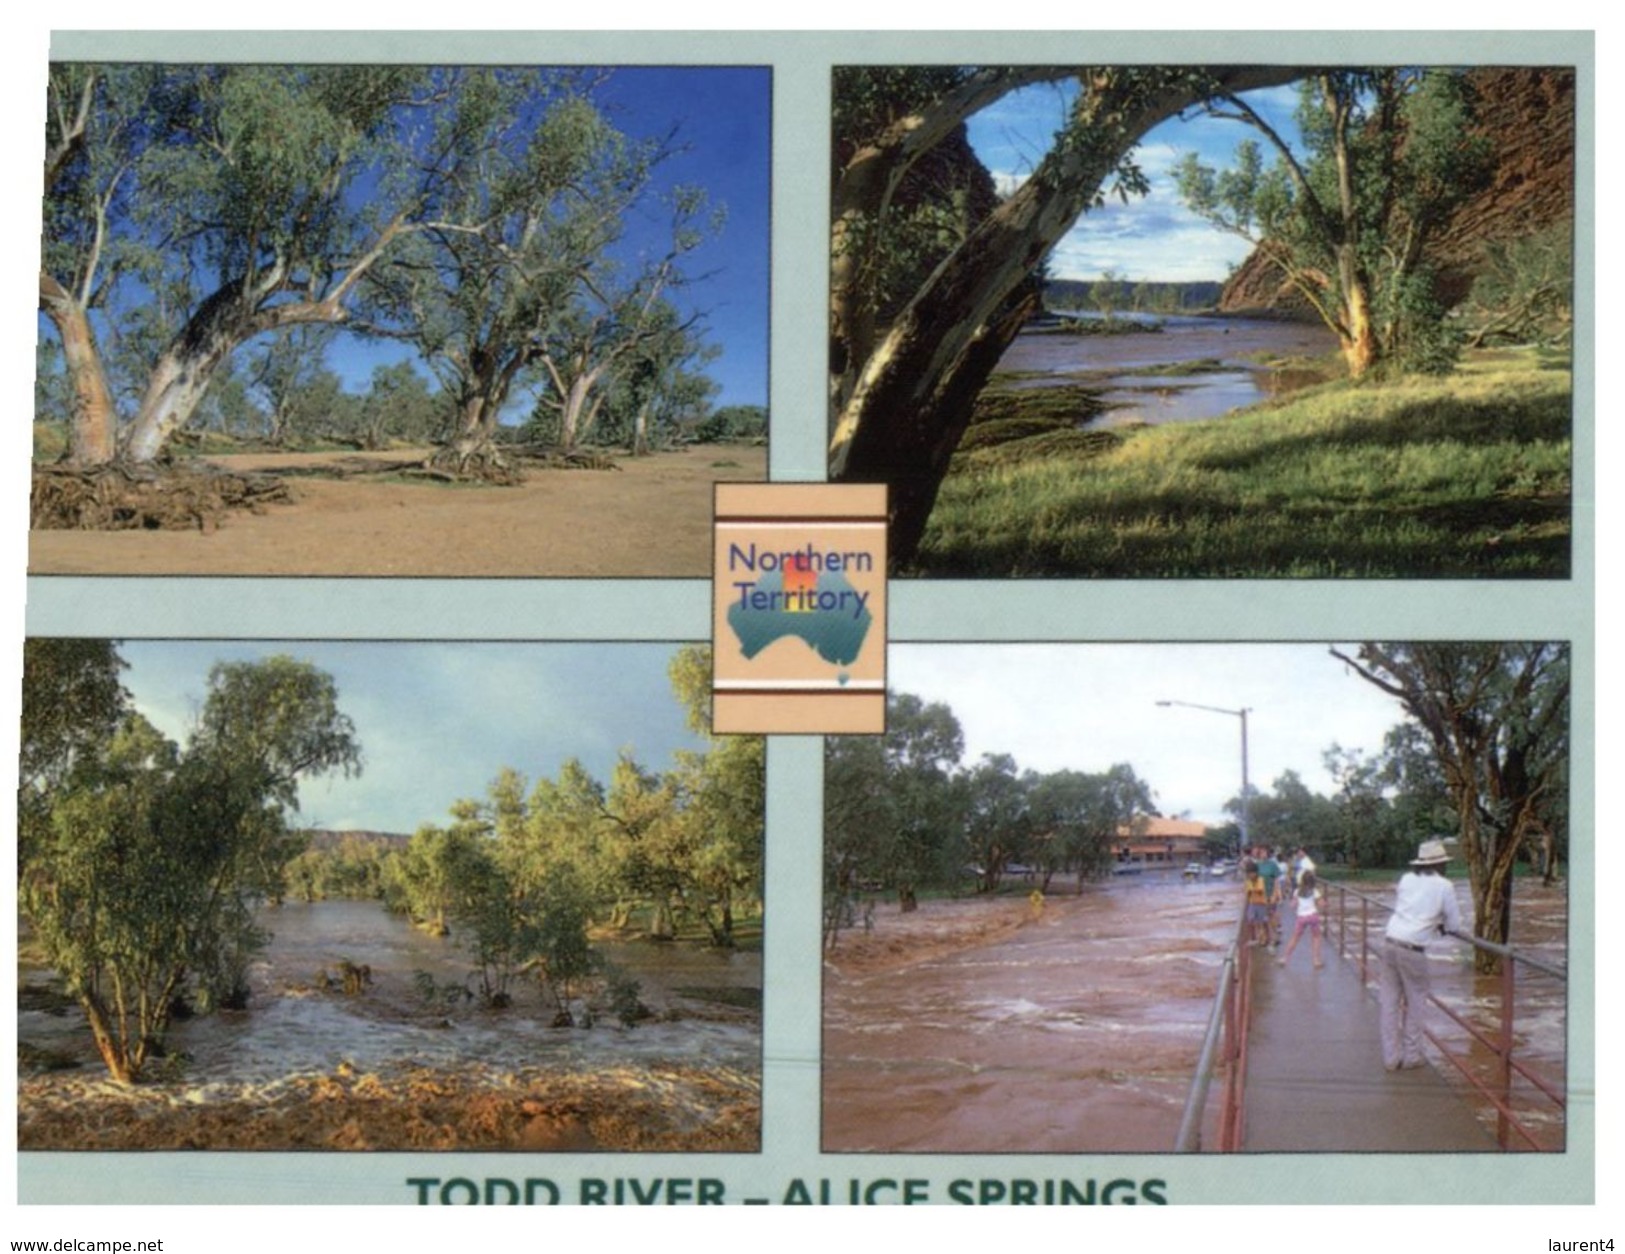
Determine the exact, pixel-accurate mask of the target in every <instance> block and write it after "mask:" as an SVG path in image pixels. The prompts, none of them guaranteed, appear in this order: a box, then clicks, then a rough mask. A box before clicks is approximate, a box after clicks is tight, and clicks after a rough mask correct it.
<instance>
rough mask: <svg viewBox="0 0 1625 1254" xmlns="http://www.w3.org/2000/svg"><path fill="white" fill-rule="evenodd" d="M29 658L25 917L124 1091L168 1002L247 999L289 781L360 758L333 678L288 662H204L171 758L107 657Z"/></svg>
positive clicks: (152, 1050) (56, 651) (276, 873)
mask: <svg viewBox="0 0 1625 1254" xmlns="http://www.w3.org/2000/svg"><path fill="white" fill-rule="evenodd" d="M25 660H26V661H27V662H28V664H29V665H30V666H33V667H35V668H36V669H35V671H34V673H33V674H32V675H29V676H27V677H25V682H24V694H25V705H24V708H25V714H24V732H23V744H24V762H25V763H28V764H30V765H31V766H32V770H29V771H27V773H26V774H25V778H24V781H23V783H24V800H25V807H24V813H25V814H26V815H27V816H28V819H27V825H26V830H27V832H28V837H29V838H28V839H27V841H26V842H20V844H19V853H20V858H21V866H20V869H19V888H20V901H21V905H22V909H23V912H24V914H25V916H26V917H27V918H28V920H29V923H30V924H31V926H32V927H33V929H34V933H35V936H36V937H37V938H38V941H39V944H40V946H41V948H42V950H43V951H44V954H45V956H46V959H47V960H48V961H49V962H50V964H51V965H52V966H53V967H55V968H56V970H57V972H58V973H59V974H60V975H61V977H62V980H63V983H64V985H65V987H66V988H67V989H68V990H69V992H70V993H72V994H73V995H74V996H75V997H76V998H77V999H78V1000H79V1002H80V1004H81V1005H82V1006H83V1007H84V1010H85V1013H86V1016H87V1018H88V1019H89V1022H90V1026H91V1031H92V1033H93V1035H94V1037H95V1039H96V1044H97V1047H98V1049H99V1051H100V1053H101V1055H102V1057H103V1059H104V1061H105V1062H106V1063H107V1066H108V1069H109V1070H110V1071H111V1073H112V1074H113V1075H114V1077H115V1078H117V1079H119V1080H122V1081H131V1080H135V1079H138V1078H139V1077H140V1076H141V1074H142V1070H143V1068H144V1067H145V1066H147V1064H148V1063H149V1062H150V1061H151V1060H152V1059H153V1058H155V1057H157V1056H159V1055H160V1054H161V1052H162V1048H163V1038H164V1034H165V1032H166V1030H167V1028H168V1025H169V1020H170V1016H171V1014H172V1013H173V1008H174V1006H175V1005H176V1003H177V1002H179V1001H181V1000H183V999H187V998H190V999H192V1000H194V1001H195V1002H196V1004H197V1005H198V1007H199V1008H200V1009H202V1010H205V1011H206V1010H209V1009H213V1008H216V1007H221V1006H241V1005H243V1004H244V1003H245V1002H246V999H247V993H248V988H247V968H248V963H249V960H250V958H251V957H252V955H253V953H254V952H255V951H256V950H257V949H258V948H259V947H260V946H262V945H263V944H264V942H265V939H266V937H265V934H264V933H263V932H262V931H261V930H260V929H259V928H258V927H257V926H256V924H255V922H254V914H255V909H256V908H257V906H258V905H259V904H260V903H261V902H262V901H264V900H265V899H267V898H273V897H276V896H277V895H279V894H280V892H281V886H282V875H283V867H284V864H285V863H286V862H287V860H288V859H289V858H290V857H291V856H292V855H293V854H294V853H295V852H296V851H297V849H298V847H299V844H300V842H299V840H298V838H296V837H292V836H290V834H289V833H288V830H287V826H286V822H285V814H286V812H287V811H289V810H292V809H294V808H296V786H297V780H298V779H299V778H300V777H301V776H303V775H307V774H318V773H322V772H325V771H328V770H333V769H345V770H349V769H357V768H358V764H359V760H360V759H359V750H358V748H357V746H356V745H355V743H354V739H353V736H352V735H351V733H350V728H349V722H348V720H347V719H346V718H344V716H343V715H342V714H340V713H339V712H338V709H337V706H336V704H334V703H332V702H331V701H329V700H328V699H327V698H335V697H336V694H335V693H334V692H333V689H332V682H331V680H329V679H328V678H327V677H326V676H324V675H322V674H321V673H320V672H317V671H314V668H310V667H308V666H307V665H306V664H303V663H294V662H292V661H291V660H290V659H286V658H274V659H270V660H269V661H267V662H264V663H233V664H229V665H228V664H221V665H217V666H216V667H215V668H214V670H213V671H211V673H210V677H209V694H208V697H207V698H206V700H205V702H204V706H203V709H202V711H201V713H200V716H199V721H198V727H197V729H196V730H195V731H194V733H193V735H192V737H191V739H190V741H189V743H188V745H187V748H186V750H185V752H184V753H183V752H182V751H181V750H180V749H179V748H178V747H177V746H176V745H174V744H173V743H171V742H170V741H168V740H166V739H165V738H164V737H162V736H161V735H159V734H158V732H157V731H156V730H155V729H154V728H153V727H152V726H151V724H149V723H148V722H146V720H145V719H143V718H141V717H140V716H139V715H138V714H134V713H129V712H127V710H126V708H125V701H124V697H123V694H122V692H121V691H120V690H119V689H118V687H117V680H116V675H117V670H118V668H119V666H120V665H121V663H120V662H119V661H118V657H117V653H116V651H115V650H114V649H113V647H112V646H111V644H108V643H106V642H90V641H78V642H71V644H69V643H63V644H54V643H52V644H46V643H43V642H41V643H39V644H36V645H35V646H34V647H33V648H32V649H30V651H29V653H28V655H27V657H26V659H25ZM52 694H54V695H52ZM58 700H60V702H61V704H58ZM47 702H48V706H47Z"/></svg>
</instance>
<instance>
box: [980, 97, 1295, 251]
mask: <svg viewBox="0 0 1625 1254" xmlns="http://www.w3.org/2000/svg"><path fill="white" fill-rule="evenodd" d="M1072 97H1073V93H1072V90H1071V89H1070V87H1069V86H1068V85H1062V84H1051V85H1039V86H1036V87H1028V88H1024V89H1022V90H1021V91H1016V92H1012V93H1010V94H1009V95H1008V96H1005V97H1004V98H1003V99H1001V100H999V101H998V102H996V103H995V104H993V105H992V106H990V107H989V108H987V109H984V110H983V111H982V112H981V113H979V114H977V115H976V116H975V117H974V118H972V119H971V120H970V123H969V128H968V129H969V133H970V143H971V147H972V148H973V149H975V151H976V155H977V156H978V157H980V158H981V159H982V163H983V164H984V165H986V166H987V168H988V170H989V171H991V172H992V174H993V177H994V181H995V183H996V184H997V186H998V187H999V190H1000V191H1001V192H1009V191H1013V190H1014V189H1015V188H1016V187H1018V186H1020V184H1021V183H1022V182H1023V181H1025V179H1026V177H1027V176H1028V175H1029V174H1030V173H1031V172H1032V169H1033V167H1034V166H1036V165H1037V164H1038V162H1039V161H1040V160H1041V159H1042V158H1043V155H1044V153H1045V152H1046V151H1048V149H1049V147H1050V143H1051V141H1052V139H1053V137H1054V135H1055V132H1056V130H1058V129H1059V127H1060V126H1061V123H1062V120H1063V119H1064V117H1065V115H1066V110H1067V108H1068V107H1069V106H1070V104H1071V101H1072ZM1244 98H1245V99H1246V100H1247V101H1248V102H1249V103H1250V104H1251V105H1252V106H1253V107H1254V108H1255V109H1257V110H1258V111H1259V112H1260V113H1262V114H1263V115H1264V117H1265V118H1266V120H1268V121H1269V123H1270V124H1271V125H1272V126H1274V127H1275V128H1276V129H1277V130H1278V131H1279V132H1280V134H1281V135H1282V137H1283V138H1285V139H1286V140H1287V141H1288V142H1289V143H1292V144H1296V143H1297V142H1298V128H1297V125H1296V123H1295V122H1294V120H1293V113H1294V111H1295V110H1296V109H1297V106H1298V89H1297V87H1296V86H1285V87H1275V88H1270V89H1268V90H1264V91H1256V92H1249V93H1247V94H1246V95H1245V97H1244ZM1249 138H1253V139H1258V140H1259V141H1260V143H1263V142H1264V141H1263V139H1262V137H1261V136H1259V135H1258V134H1257V133H1256V132H1255V131H1253V130H1251V129H1250V128H1248V127H1246V126H1243V125H1242V124H1241V123H1238V122H1231V121H1225V120H1221V119H1215V118H1204V117H1192V118H1191V119H1190V120H1188V121H1186V120H1180V119H1174V120H1172V121H1169V122H1164V123H1163V124H1162V125H1161V126H1158V127H1156V128H1154V129H1153V130H1151V131H1150V132H1149V133H1148V134H1147V135H1146V137H1145V140H1144V142H1143V143H1142V144H1141V145H1140V147H1139V150H1138V152H1137V159H1138V161H1139V165H1140V168H1141V169H1142V170H1143V171H1144V172H1145V174H1146V176H1147V177H1148V178H1149V179H1150V181H1151V193H1150V195H1148V196H1145V197H1140V198H1136V199H1133V200H1130V201H1129V202H1128V203H1127V204H1124V203H1122V202H1121V201H1120V200H1118V199H1117V198H1116V197H1110V198H1108V200H1107V202H1106V204H1105V205H1103V206H1102V207H1101V208H1099V209H1091V210H1090V211H1089V212H1087V213H1085V214H1084V215H1083V217H1081V218H1079V219H1078V222H1077V225H1076V226H1074V227H1073V228H1072V230H1071V231H1070V232H1068V233H1067V234H1066V235H1065V236H1064V237H1063V238H1062V240H1061V242H1060V243H1059V244H1058V245H1056V247H1055V251H1054V253H1053V254H1052V256H1051V272H1052V274H1053V276H1054V277H1055V278H1060V279H1098V278H1099V277H1100V275H1101V271H1103V270H1107V269H1110V270H1114V271H1116V272H1117V273H1118V275H1119V276H1120V277H1123V278H1127V279H1130V280H1134V281H1139V280H1142V279H1146V280H1154V281H1159V280H1160V281H1167V282H1194V281H1197V280H1203V279H1212V280H1222V279H1224V278H1225V277H1226V276H1227V274H1228V273H1229V270H1230V267H1231V266H1233V265H1236V264H1237V263H1239V262H1240V261H1242V260H1243V259H1244V258H1245V257H1246V256H1247V254H1248V253H1249V252H1251V251H1252V247H1251V245H1249V244H1248V243H1247V242H1246V241H1245V240H1242V239H1240V238H1238V237H1237V236H1234V235H1229V234H1226V233H1225V232H1222V231H1219V230H1217V229H1215V228H1214V227H1211V226H1209V225H1208V224H1207V223H1206V222H1203V221H1202V220H1201V219H1200V218H1198V217H1197V216H1196V215H1195V214H1193V213H1191V212H1190V211H1189V210H1188V209H1186V208H1185V207H1184V205H1183V204H1182V203H1181V202H1180V199H1179V192H1178V191H1177V190H1176V188H1175V186H1174V181H1173V176H1172V174H1171V171H1172V169H1173V167H1174V165H1175V164H1176V163H1177V162H1178V161H1179V160H1180V158H1181V157H1182V156H1183V155H1184V154H1185V153H1186V152H1191V151H1194V152H1196V153H1198V154H1200V156H1201V158H1202V160H1203V162H1204V163H1205V164H1207V165H1212V166H1215V167H1218V168H1223V167H1224V166H1226V165H1228V164H1229V163H1230V158H1231V155H1232V154H1233V153H1234V152H1235V149H1236V145H1237V144H1239V143H1240V142H1241V141H1242V140H1244V139H1249ZM1265 159H1266V161H1270V160H1273V156H1272V154H1271V153H1270V152H1269V151H1268V149H1266V153H1265Z"/></svg>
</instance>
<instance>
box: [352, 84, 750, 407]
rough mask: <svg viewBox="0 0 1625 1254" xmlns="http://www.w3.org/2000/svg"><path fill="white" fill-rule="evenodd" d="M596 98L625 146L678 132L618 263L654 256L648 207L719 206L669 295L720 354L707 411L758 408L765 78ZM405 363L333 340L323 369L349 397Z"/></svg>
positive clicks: (399, 355)
mask: <svg viewBox="0 0 1625 1254" xmlns="http://www.w3.org/2000/svg"><path fill="white" fill-rule="evenodd" d="M594 96H595V99H596V100H597V101H598V103H599V104H600V105H601V106H603V107H605V108H606V109H607V110H608V111H609V112H610V114H611V117H612V119H613V121H614V122H615V124H616V125H617V126H618V127H620V129H621V130H623V131H624V132H626V133H627V134H628V135H631V136H633V137H635V138H639V139H653V138H659V137H662V136H665V135H666V134H668V133H669V132H671V131H672V130H673V129H674V128H675V131H676V135H675V139H674V143H675V146H676V148H677V150H678V151H676V152H675V154H674V155H673V156H672V157H671V158H670V159H669V160H667V161H666V162H665V163H664V164H662V165H661V166H660V167H659V168H658V169H657V171H656V172H655V175H654V178H653V180H652V183H651V188H650V198H649V203H647V204H646V205H645V206H644V207H642V209H641V210H640V211H639V212H637V213H635V214H634V215H633V216H632V217H631V218H630V219H629V221H628V223H627V227H628V229H627V235H626V238H625V240H624V241H623V248H622V250H621V256H622V257H623V258H625V259H627V260H630V259H631V258H633V257H635V256H636V255H638V254H639V253H640V252H642V251H647V250H650V249H657V248H661V247H663V245H664V243H665V232H666V231H667V229H668V227H667V223H666V221H665V220H664V219H663V218H662V217H661V215H660V213H659V211H658V206H657V205H656V204H655V203H654V202H655V201H657V200H658V199H659V198H660V197H662V196H664V195H667V194H669V193H670V191H671V189H672V188H674V187H678V186H684V185H688V186H699V187H703V188H705V189H706V191H707V192H708V193H709V194H710V202H711V204H713V205H721V206H724V207H725V208H726V210H727V220H726V222H725V223H724V225H723V228H722V230H721V232H720V233H719V234H718V235H716V236H714V237H713V238H710V239H708V240H707V241H706V242H705V243H704V244H702V245H701V246H700V247H699V248H698V249H696V250H695V251H694V252H693V253H691V254H690V255H689V258H688V261H687V264H686V268H687V271H688V273H689V274H691V275H693V276H696V277H698V276H704V278H703V281H701V282H698V283H695V284H694V285H692V286H690V287H688V288H685V289H683V290H681V291H673V292H671V293H669V295H670V297H671V299H672V301H673V302H674V303H675V304H676V305H677V306H678V307H679V308H681V309H682V310H683V311H684V313H685V314H693V313H696V312H703V314H704V323H703V325H704V327H705V329H706V340H707V342H708V343H710V344H713V345H715V346H717V347H719V348H720V349H721V350H722V353H721V355H720V356H719V357H717V358H716V360H715V361H713V362H711V363H710V364H709V366H708V367H707V372H708V373H709V374H710V376H711V378H712V379H713V380H714V381H715V382H717V383H718V384H719V385H720V386H721V392H720V393H719V394H718V396H717V399H716V404H717V405H719V406H721V405H762V406H765V405H766V404H767V301H768V247H769V246H768V214H769V199H770V198H769V182H768V180H769V173H770V171H769V158H770V144H769V138H770V134H771V128H772V115H771V112H770V105H771V96H772V73H771V72H770V71H769V70H766V69H762V68H752V67H729V66H717V67H710V66H703V67H684V68H671V67H648V68H645V67H635V68H620V69H616V70H615V71H614V73H612V74H611V75H610V76H609V77H608V79H607V80H606V81H605V82H604V83H603V84H602V85H601V86H600V87H599V88H598V89H597V91H596V92H595V93H594ZM413 355H414V354H413V353H412V352H411V351H410V350H409V349H406V348H404V347H403V346H401V345H398V344H387V343H378V342H368V341H364V340H361V339H359V338H358V337H355V336H341V337H339V339H338V341H337V342H336V344H335V346H334V348H333V350H332V354H331V361H332V365H333V368H334V369H335V370H337V371H338V372H339V374H340V375H341V376H342V377H343V378H344V379H345V382H346V386H347V387H348V388H349V390H351V391H365V390H366V387H367V384H368V382H369V380H370V379H371V376H372V370H373V367H374V366H375V365H378V364H380V363H389V362H396V361H400V360H402V359H405V358H410V357H412V356H413ZM420 370H421V373H423V374H424V376H425V377H426V378H427V377H429V372H428V371H427V370H425V369H421V367H420ZM532 399H533V396H532V395H531V394H527V395H525V396H522V397H519V398H517V399H515V400H513V401H511V402H510V406H509V409H510V410H512V411H513V417H514V419H515V420H519V419H522V418H523V417H524V415H525V414H526V413H528V412H529V409H530V406H531V404H532Z"/></svg>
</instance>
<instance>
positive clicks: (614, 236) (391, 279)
mask: <svg viewBox="0 0 1625 1254" xmlns="http://www.w3.org/2000/svg"><path fill="white" fill-rule="evenodd" d="M590 86H591V84H590V82H589V81H588V80H586V79H584V78H583V77H582V76H581V75H579V74H574V73H566V74H560V73H558V72H553V71H545V70H470V71H465V72H464V73H463V74H462V76H461V77H460V79H459V83H458V107H457V108H456V109H455V110H446V111H442V113H441V114H440V115H439V116H438V117H437V120H436V128H437V130H436V139H435V146H436V147H437V148H439V149H442V150H444V151H446V152H448V153H449V154H452V155H451V156H450V157H449V158H448V165H449V177H447V178H446V179H444V180H442V181H441V182H440V183H439V184H438V185H437V187H436V190H435V192H434V194H433V195H432V196H431V197H430V198H429V200H428V202H427V203H426V204H425V206H424V211H423V212H424V217H423V220H422V222H421V223H420V229H419V230H418V231H417V232H416V234H415V235H414V238H412V239H411V240H409V241H407V242H406V244H405V245H404V246H403V247H402V248H401V249H399V250H398V251H397V253H396V255H395V256H394V257H393V258H391V259H390V261H389V262H388V263H387V264H385V265H383V266H380V267H377V268H376V269H375V271H374V273H373V275H372V279H371V282H370V284H369V292H368V301H369V305H370V306H371V308H372V310H373V312H374V313H375V315H376V317H377V323H378V325H379V326H380V327H381V329H384V330H385V331H389V330H390V329H391V328H395V330H394V331H393V333H395V334H398V335H400V336H402V337H403V338H405V339H406V340H408V341H409V342H411V343H412V344H414V345H415V346H416V347H417V348H418V350H419V351H420V352H421V353H422V355H423V357H424V360H425V361H426V362H427V363H428V364H429V366H430V368H431V369H432V370H433V371H434V372H435V374H436V375H437V377H438V378H439V380H440V384H441V387H442V389H443V390H444V392H445V393H446V395H447V396H448V397H449V398H450V400H451V402H452V404H453V407H454V409H455V416H454V419H453V427H452V429H451V431H449V432H448V433H447V438H446V441H445V445H444V447H443V449H442V450H441V452H440V453H439V454H437V457H436V460H437V462H439V463H441V464H444V465H447V466H450V467H452V468H454V469H456V470H459V471H462V470H468V469H474V470H476V471H477V470H481V469H484V468H488V467H493V466H500V465H501V462H502V458H501V455H500V453H499V451H498V450H496V449H495V448H494V447H493V445H492V435H493V434H494V432H495V431H496V428H497V425H498V422H499V420H500V417H501V415H502V412H503V409H504V406H505V405H506V404H507V402H508V400H509V398H510V396H511V394H512V393H513V390H514V388H515V387H516V386H517V385H518V384H520V383H521V382H522V381H523V380H524V379H525V377H526V374H527V371H529V370H531V369H533V368H536V367H537V366H538V363H539V362H541V361H542V360H543V359H544V357H545V354H546V353H547V351H548V346H549V344H550V343H551V342H552V341H553V338H554V337H555V336H556V335H558V334H559V333H560V328H561V327H562V326H563V325H564V323H565V321H566V320H567V318H568V317H569V316H570V314H571V311H572V310H574V309H577V308H578V307H579V305H580V303H581V301H582V300H583V298H584V297H583V293H584V292H585V290H586V288H587V286H588V285H589V284H590V282H591V276H592V275H593V274H594V273H596V272H597V271H598V270H599V269H600V268H601V267H602V266H603V265H604V264H605V260H604V259H605V254H606V251H607V250H608V249H610V247H611V246H612V245H613V244H614V243H615V242H616V241H617V240H618V239H619V238H620V236H621V234H622V231H623V228H624V215H625V214H626V212H627V211H628V210H629V209H630V208H631V207H632V205H634V204H635V203H636V202H637V201H638V200H639V199H640V198H641V197H642V196H643V195H644V194H645V192H646V189H647V186H648V182H649V178H650V175H651V173H652V171H653V168H654V166H655V164H656V162H657V161H658V159H659V158H660V156H661V155H662V153H661V148H660V146H659V145H658V144H650V143H645V142H641V141H636V140H633V139H630V138H628V137H627V136H625V135H623V134H622V133H621V132H620V131H618V130H617V129H616V128H615V127H614V126H613V125H612V124H611V123H610V121H609V120H608V118H607V117H606V116H605V115H604V114H603V113H602V111H601V110H599V109H598V108H597V107H596V106H595V105H594V104H593V103H592V101H591V99H590V98H589V96H588V89H589V88H590Z"/></svg>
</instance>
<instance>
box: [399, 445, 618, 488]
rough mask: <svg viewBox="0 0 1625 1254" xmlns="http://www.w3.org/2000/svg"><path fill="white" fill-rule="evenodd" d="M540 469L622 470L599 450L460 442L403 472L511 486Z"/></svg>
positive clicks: (433, 477) (451, 480)
mask: <svg viewBox="0 0 1625 1254" xmlns="http://www.w3.org/2000/svg"><path fill="white" fill-rule="evenodd" d="M530 469H537V470H619V469H620V465H619V463H618V462H617V461H616V460H615V458H614V457H612V456H610V455H609V454H608V453H605V452H603V451H601V450H599V449H587V448H577V449H562V448H559V447H558V446H556V445H552V444H493V443H489V442H483V443H479V444H468V443H465V442H458V443H454V444H448V445H445V446H444V447H442V448H439V449H436V450H435V452H434V453H433V454H432V455H431V456H430V457H429V459H428V460H427V461H425V462H423V463H422V464H421V465H418V466H414V467H411V468H409V469H406V470H404V471H401V472H400V473H403V474H407V475H412V476H416V477H420V478H425V479H436V480H439V481H441V482H445V483H468V482H474V483H487V484H500V485H503V486H511V485H514V484H519V483H523V482H524V481H525V472H526V471H527V470H530Z"/></svg>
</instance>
